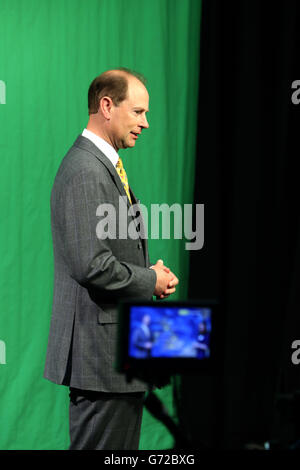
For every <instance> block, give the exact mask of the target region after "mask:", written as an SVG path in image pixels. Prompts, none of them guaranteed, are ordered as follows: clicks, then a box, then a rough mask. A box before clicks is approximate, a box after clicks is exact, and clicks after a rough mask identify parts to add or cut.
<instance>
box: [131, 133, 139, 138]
mask: <svg viewBox="0 0 300 470" xmlns="http://www.w3.org/2000/svg"><path fill="white" fill-rule="evenodd" d="M130 134H131V135H132V136H133V138H134V139H137V138H138V136H139V134H138V133H136V132H130Z"/></svg>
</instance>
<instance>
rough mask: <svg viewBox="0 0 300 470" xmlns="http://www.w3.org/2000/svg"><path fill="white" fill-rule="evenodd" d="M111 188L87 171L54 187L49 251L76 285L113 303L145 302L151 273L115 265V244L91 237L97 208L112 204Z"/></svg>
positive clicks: (117, 262) (131, 265)
mask: <svg viewBox="0 0 300 470" xmlns="http://www.w3.org/2000/svg"><path fill="white" fill-rule="evenodd" d="M112 184H114V183H113V182H112V181H108V180H107V178H106V179H105V178H103V179H101V177H100V176H99V175H98V174H95V172H93V171H81V172H79V173H78V174H76V175H75V176H73V177H72V178H69V180H68V181H63V178H62V179H61V182H60V181H59V180H58V182H56V183H55V185H54V187H53V191H52V196H51V217H52V233H53V238H54V240H55V246H56V247H57V249H59V250H60V251H61V252H60V253H59V256H60V259H63V260H64V264H65V266H66V267H67V269H68V270H69V274H70V275H71V277H72V278H74V279H75V280H76V281H77V282H78V283H79V284H81V285H82V286H84V287H87V288H91V289H96V290H97V291H98V292H99V294H100V293H101V295H103V296H104V298H106V299H107V298H108V299H110V300H114V301H115V300H116V299H120V298H137V299H138V298H141V299H146V298H147V299H149V298H151V296H152V295H153V292H154V288H155V284H156V273H155V271H154V270H153V269H149V268H146V267H142V266H139V265H136V264H134V263H127V262H122V261H120V260H118V259H117V257H116V256H115V253H116V252H118V250H115V249H114V248H115V246H116V245H114V243H116V241H112V240H110V239H105V240H103V239H99V238H98V237H97V235H96V226H97V223H98V218H97V215H96V212H97V207H98V206H99V205H100V204H108V203H110V204H112V206H113V205H114V204H115V201H113V198H112V186H111V185H112ZM112 226H113V224H112ZM119 243H121V242H120V241H119Z"/></svg>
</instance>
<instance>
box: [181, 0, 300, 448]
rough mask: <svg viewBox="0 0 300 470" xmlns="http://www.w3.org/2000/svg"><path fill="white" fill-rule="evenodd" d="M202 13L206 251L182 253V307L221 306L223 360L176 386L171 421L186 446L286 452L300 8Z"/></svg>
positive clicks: (299, 379)
mask: <svg viewBox="0 0 300 470" xmlns="http://www.w3.org/2000/svg"><path fill="white" fill-rule="evenodd" d="M202 4H203V9H202V25H201V51H200V54H201V55H200V96H199V132H198V146H197V161H196V169H195V171H196V186H195V200H194V202H195V203H204V205H205V242H204V247H203V248H202V249H201V250H199V251H198V252H191V255H190V262H191V265H190V285H189V297H190V298H191V299H193V298H205V299H207V298H212V299H217V300H219V301H220V304H221V308H222V321H223V324H222V338H221V339H222V353H221V354H220V356H219V361H220V366H221V368H220V372H219V373H218V374H212V375H199V376H186V375H185V376H182V378H181V385H180V400H179V420H180V425H181V427H182V429H183V430H184V431H185V432H186V434H187V435H188V436H189V438H190V440H191V443H192V446H193V447H195V446H196V447H198V448H201V446H203V447H204V448H205V447H206V448H226V449H230V448H243V449H245V448H249V447H251V446H250V445H249V444H255V445H258V446H262V444H263V443H264V442H265V441H270V440H271V441H272V442H271V445H272V446H273V445H274V446H275V445H277V446H281V447H290V446H291V445H292V444H293V443H294V442H295V441H297V439H299V440H300V429H299V427H298V424H297V419H296V416H297V415H296V413H297V391H298V390H299V389H300V364H299V365H298V366H297V365H294V364H292V361H291V355H292V352H293V351H292V349H291V344H292V342H293V341H294V340H295V339H300V309H299V291H300V284H299V261H300V252H299V251H300V250H299V249H300V243H299V221H300V216H299V209H298V200H299V197H298V192H299V187H300V185H299V182H298V181H299V172H298V170H297V163H298V162H297V160H298V159H299V155H298V153H299V152H298V135H299V129H300V127H299V124H300V104H299V105H296V104H293V102H292V99H291V97H292V93H293V92H294V91H295V90H293V89H292V83H293V82H294V81H295V80H297V79H299V80H300V73H299V72H300V71H299V65H300V60H298V57H299V56H300V32H298V31H299V30H300V28H299V25H300V4H298V3H297V2H296V1H289V2H284V3H283V2H262V1H252V0H249V1H247V0H244V1H238V2H225V1H220V0H203V2H202ZM299 422H300V419H299ZM298 433H299V435H298Z"/></svg>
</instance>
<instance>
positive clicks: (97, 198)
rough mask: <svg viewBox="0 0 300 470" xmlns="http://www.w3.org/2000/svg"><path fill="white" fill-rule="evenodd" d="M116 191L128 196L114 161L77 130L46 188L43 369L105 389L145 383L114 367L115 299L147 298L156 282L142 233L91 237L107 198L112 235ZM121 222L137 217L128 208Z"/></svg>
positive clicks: (53, 376) (56, 377) (61, 379)
mask: <svg viewBox="0 0 300 470" xmlns="http://www.w3.org/2000/svg"><path fill="white" fill-rule="evenodd" d="M119 196H123V199H122V201H123V204H127V201H128V198H127V197H126V193H125V190H124V187H123V184H122V182H121V180H120V178H119V176H118V174H117V172H116V169H115V168H114V166H113V165H112V163H111V162H110V160H109V159H108V158H107V157H105V155H103V154H102V152H101V151H100V150H99V149H98V148H97V147H96V146H95V145H94V144H93V143H92V142H91V141H90V140H89V139H87V138H85V137H83V136H79V137H78V138H77V140H76V141H75V143H74V144H73V146H72V147H71V149H70V150H69V152H68V153H67V155H66V156H65V157H64V159H63V161H62V163H61V165H60V168H59V170H58V172H57V175H56V178H55V181H54V185H53V189H52V193H51V227H52V238H53V252H54V292H53V309H52V319H51V325H50V334H49V341H48V349H47V357H46V365H45V373H44V377H45V378H47V379H49V380H51V381H53V382H55V383H58V384H64V385H69V386H71V387H75V388H80V389H84V390H96V391H104V392H130V391H132V392H133V391H143V390H146V389H147V387H146V386H145V384H144V383H143V382H140V381H138V380H133V381H132V382H130V383H127V381H126V379H125V376H124V375H123V374H119V373H117V372H116V371H115V369H114V361H115V348H116V335H117V303H118V301H119V300H121V299H130V298H134V299H137V298H139V299H144V300H151V299H152V295H153V292H154V288H155V283H156V274H155V271H153V270H152V269H149V257H148V249H147V241H146V239H144V240H142V239H141V238H137V239H132V238H129V237H128V238H127V239H120V238H119V237H118V236H117V237H116V239H109V238H107V239H105V240H104V239H99V237H97V234H96V227H97V224H98V223H99V213H98V215H97V208H98V207H99V205H100V204H107V203H110V204H112V205H113V206H114V207H115V210H116V234H117V235H118V228H119V222H118V221H119ZM132 196H133V202H135V201H136V200H135V197H134V195H133V194H132ZM125 198H126V199H125ZM128 207H129V202H128ZM126 212H127V211H126ZM122 217H123V216H122ZM120 220H121V219H120ZM125 223H126V225H127V226H129V225H131V227H132V224H134V223H135V222H134V219H133V218H132V217H131V216H130V215H129V216H127V218H126V219H125Z"/></svg>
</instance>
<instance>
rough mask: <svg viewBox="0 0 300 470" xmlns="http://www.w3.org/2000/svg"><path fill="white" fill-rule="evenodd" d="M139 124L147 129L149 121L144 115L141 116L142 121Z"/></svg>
mask: <svg viewBox="0 0 300 470" xmlns="http://www.w3.org/2000/svg"><path fill="white" fill-rule="evenodd" d="M141 126H142V127H143V128H145V129H148V127H149V123H148V121H147V118H146V116H143V118H142V122H141Z"/></svg>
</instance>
